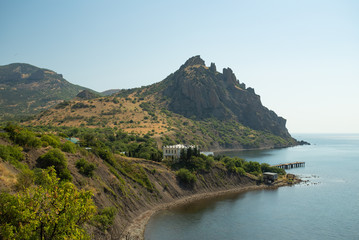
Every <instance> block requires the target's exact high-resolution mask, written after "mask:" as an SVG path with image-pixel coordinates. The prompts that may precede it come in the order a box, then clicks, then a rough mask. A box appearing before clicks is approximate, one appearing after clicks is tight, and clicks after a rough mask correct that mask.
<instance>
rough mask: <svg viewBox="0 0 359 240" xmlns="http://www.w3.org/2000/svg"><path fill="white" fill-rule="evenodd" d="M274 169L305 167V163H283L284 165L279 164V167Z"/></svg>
mask: <svg viewBox="0 0 359 240" xmlns="http://www.w3.org/2000/svg"><path fill="white" fill-rule="evenodd" d="M272 167H277V168H282V169H291V168H298V167H305V162H294V163H282V164H278V165H273V166H272Z"/></svg>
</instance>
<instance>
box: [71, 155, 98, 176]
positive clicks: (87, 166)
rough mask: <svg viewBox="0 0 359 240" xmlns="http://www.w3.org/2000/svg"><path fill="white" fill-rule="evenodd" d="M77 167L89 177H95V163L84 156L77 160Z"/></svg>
mask: <svg viewBox="0 0 359 240" xmlns="http://www.w3.org/2000/svg"><path fill="white" fill-rule="evenodd" d="M76 167H77V169H78V170H79V173H81V174H83V175H85V176H87V177H93V171H94V170H95V168H96V167H95V165H94V164H93V163H89V162H88V161H86V160H85V159H84V158H81V159H79V160H78V161H77V162H76Z"/></svg>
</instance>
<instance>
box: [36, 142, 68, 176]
mask: <svg viewBox="0 0 359 240" xmlns="http://www.w3.org/2000/svg"><path fill="white" fill-rule="evenodd" d="M50 166H54V168H55V170H56V172H57V173H58V176H59V177H60V178H61V179H62V180H70V181H71V180H72V176H71V174H70V171H69V170H68V169H67V159H66V157H65V154H64V153H63V152H61V150H60V149H57V148H55V149H51V150H49V151H48V152H47V153H45V154H43V155H41V156H40V157H39V158H38V159H37V167H40V168H47V167H50Z"/></svg>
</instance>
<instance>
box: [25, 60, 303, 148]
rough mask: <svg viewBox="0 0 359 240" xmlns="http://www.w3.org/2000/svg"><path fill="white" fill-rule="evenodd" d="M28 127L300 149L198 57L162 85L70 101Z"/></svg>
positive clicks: (251, 95)
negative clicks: (116, 131)
mask: <svg viewBox="0 0 359 240" xmlns="http://www.w3.org/2000/svg"><path fill="white" fill-rule="evenodd" d="M27 124H30V125H54V126H68V127H71V126H72V127H91V128H94V127H110V128H115V129H121V130H123V131H125V132H127V133H132V134H139V135H149V136H153V137H154V138H155V139H156V140H157V143H158V146H159V147H161V146H162V145H168V144H176V143H184V144H196V145H199V146H200V147H201V148H202V149H203V150H214V151H215V150H223V149H252V148H274V147H288V146H293V145H297V144H299V142H297V141H296V140H295V139H293V138H292V137H291V136H290V134H289V133H288V130H287V129H286V127H285V124H286V120H285V119H284V118H282V117H279V116H277V114H276V113H275V112H273V111H271V110H269V109H267V108H266V107H264V106H263V105H262V103H261V100H260V96H258V95H257V94H256V93H255V91H254V89H253V88H249V87H248V88H247V87H246V85H245V84H244V83H240V82H239V81H238V80H237V79H236V76H235V75H234V73H233V71H232V70H231V69H230V68H225V69H223V71H222V73H220V72H218V71H217V69H216V66H215V64H214V63H212V64H211V65H210V66H209V67H207V66H206V65H205V63H204V61H203V60H202V59H201V58H200V56H194V57H192V58H190V59H189V60H187V61H186V62H185V63H184V64H183V65H182V66H181V67H180V68H179V69H178V70H177V71H176V72H174V73H172V74H170V75H169V76H168V77H167V78H165V79H164V80H163V81H160V82H158V83H155V84H152V85H150V86H145V87H141V88H135V89H127V90H120V91H119V92H117V93H114V94H112V95H111V96H105V97H100V98H94V99H88V100H86V99H79V98H76V99H72V100H71V101H66V102H63V103H61V104H59V105H57V106H55V107H53V108H51V109H48V110H47V111H45V112H42V113H41V114H39V115H37V116H36V117H35V119H34V120H32V121H29V122H27Z"/></svg>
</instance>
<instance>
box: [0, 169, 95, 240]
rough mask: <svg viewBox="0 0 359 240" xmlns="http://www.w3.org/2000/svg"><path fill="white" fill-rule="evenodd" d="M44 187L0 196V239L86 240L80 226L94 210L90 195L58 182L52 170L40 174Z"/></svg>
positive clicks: (66, 183)
mask: <svg viewBox="0 0 359 240" xmlns="http://www.w3.org/2000/svg"><path fill="white" fill-rule="evenodd" d="M42 175H43V178H44V179H47V184H46V185H42V186H34V187H30V188H28V189H27V190H26V191H24V192H22V193H19V194H17V195H11V194H9V193H1V194H0V213H1V218H0V239H15V240H16V239H87V238H89V236H87V234H86V231H85V230H84V229H83V227H82V226H83V225H84V224H85V223H86V222H89V221H91V219H92V218H93V215H94V213H95V212H96V207H95V205H94V203H93V200H92V199H91V197H92V195H93V194H92V193H91V192H89V191H78V190H77V188H76V187H75V185H73V184H72V183H69V182H59V179H58V178H56V173H55V171H54V169H53V168H52V169H49V170H43V171H42Z"/></svg>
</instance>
